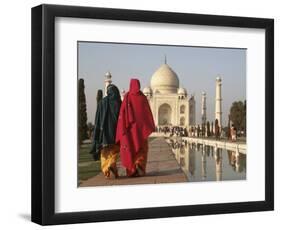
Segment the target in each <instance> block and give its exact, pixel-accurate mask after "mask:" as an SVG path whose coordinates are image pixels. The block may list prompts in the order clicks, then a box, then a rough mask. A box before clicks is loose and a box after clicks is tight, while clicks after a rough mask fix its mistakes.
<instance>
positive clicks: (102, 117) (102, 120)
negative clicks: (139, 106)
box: [90, 84, 121, 160]
mask: <svg viewBox="0 0 281 230" xmlns="http://www.w3.org/2000/svg"><path fill="white" fill-rule="evenodd" d="M120 106H121V98H120V93H119V90H118V88H117V87H116V86H115V85H113V84H110V85H109V86H108V87H107V96H106V97H104V98H103V99H102V100H101V101H100V102H99V103H98V106H97V111H96V117H95V128H94V135H93V146H92V150H91V151H90V153H92V154H93V157H94V159H95V160H98V159H99V158H100V150H101V148H102V147H103V146H106V145H110V144H115V135H116V126H117V121H118V115H119V110H120Z"/></svg>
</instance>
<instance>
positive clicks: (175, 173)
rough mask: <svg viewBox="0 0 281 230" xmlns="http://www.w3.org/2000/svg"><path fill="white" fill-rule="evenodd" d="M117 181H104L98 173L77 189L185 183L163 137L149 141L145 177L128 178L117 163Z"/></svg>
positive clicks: (181, 172)
mask: <svg viewBox="0 0 281 230" xmlns="http://www.w3.org/2000/svg"><path fill="white" fill-rule="evenodd" d="M117 165H118V170H119V171H118V172H119V175H120V176H119V178H118V179H113V178H112V179H105V178H104V176H103V174H102V173H100V174H98V175H97V176H95V177H92V178H90V179H88V180H86V181H83V182H82V183H81V184H80V186H79V187H88V186H105V185H132V184H158V183H175V182H185V181H187V178H186V175H185V174H184V173H183V171H182V170H181V168H180V166H179V164H178V162H177V160H176V159H175V156H174V154H173V152H172V150H171V148H170V147H169V145H168V144H167V142H166V141H165V139H164V138H163V137H154V138H151V140H150V141H149V152H148V161H147V167H146V171H147V173H146V175H145V176H143V177H134V178H128V177H126V176H125V170H124V169H123V168H122V166H121V164H120V162H118V164H117Z"/></svg>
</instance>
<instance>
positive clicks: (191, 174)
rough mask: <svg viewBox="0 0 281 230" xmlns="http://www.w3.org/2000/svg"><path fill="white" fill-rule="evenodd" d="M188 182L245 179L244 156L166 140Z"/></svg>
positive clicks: (178, 140)
mask: <svg viewBox="0 0 281 230" xmlns="http://www.w3.org/2000/svg"><path fill="white" fill-rule="evenodd" d="M166 140H167V142H168V143H169V145H170V146H171V148H172V151H173V153H174V154H175V158H176V159H177V161H178V163H179V165H180V167H181V168H182V170H183V171H184V173H185V174H186V176H187V180H188V181H191V182H192V181H194V182H195V181H222V180H245V179H246V154H243V153H239V152H236V151H230V150H227V149H221V148H216V147H212V146H207V145H202V144H195V143H190V142H187V141H186V140H182V139H180V138H179V139H169V138H168V139H166Z"/></svg>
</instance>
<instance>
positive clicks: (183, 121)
mask: <svg viewBox="0 0 281 230" xmlns="http://www.w3.org/2000/svg"><path fill="white" fill-rule="evenodd" d="M180 125H181V126H184V125H185V118H184V117H181V118H180Z"/></svg>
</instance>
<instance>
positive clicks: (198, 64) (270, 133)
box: [32, 5, 274, 225]
mask: <svg viewBox="0 0 281 230" xmlns="http://www.w3.org/2000/svg"><path fill="white" fill-rule="evenodd" d="M273 172H274V21H273V19H264V18H247V17H231V16H217V15H202V14H186V13H173V12H155V11H139V10H126V9H110V8H93V7H76V6H58V5H40V6H37V7H34V8H32V221H33V222H35V223H38V224H41V225H52V224H70V223H82V222H99V221H114V220H130V219H144V218H162V217H177V216H192V215H206V214H221V213H237V212H251V211H268V210H273V208H274V173H273Z"/></svg>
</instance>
